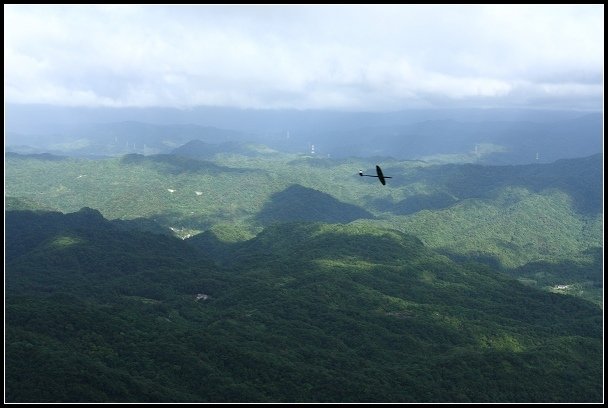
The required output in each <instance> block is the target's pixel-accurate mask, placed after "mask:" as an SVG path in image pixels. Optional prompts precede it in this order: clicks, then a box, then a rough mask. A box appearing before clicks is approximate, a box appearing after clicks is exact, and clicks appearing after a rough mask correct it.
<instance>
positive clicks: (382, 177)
mask: <svg viewBox="0 0 608 408" xmlns="http://www.w3.org/2000/svg"><path fill="white" fill-rule="evenodd" d="M359 175H360V176H361V177H363V176H365V177H378V180H380V182H381V183H382V185H386V180H385V179H387V178H392V177H391V176H385V175H384V174H382V169H381V168H380V166H376V175H375V176H373V175H371V174H363V170H359Z"/></svg>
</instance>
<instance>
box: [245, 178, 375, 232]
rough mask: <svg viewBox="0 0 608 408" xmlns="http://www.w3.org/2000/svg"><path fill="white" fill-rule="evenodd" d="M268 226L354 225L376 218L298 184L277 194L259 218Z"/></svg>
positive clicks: (353, 206) (259, 220)
mask: <svg viewBox="0 0 608 408" xmlns="http://www.w3.org/2000/svg"><path fill="white" fill-rule="evenodd" d="M256 218H257V221H258V222H260V223H262V224H264V225H268V224H272V223H277V222H293V221H321V222H330V223H338V222H342V223H344V222H350V221H353V220H356V219H359V218H373V215H372V214H371V213H369V212H367V211H365V210H364V209H362V208H360V207H357V206H355V205H352V204H347V203H342V202H340V201H338V200H336V199H335V198H333V197H332V196H331V195H329V194H326V193H322V192H320V191H317V190H314V189H311V188H306V187H303V186H300V185H297V184H294V185H291V186H289V187H287V188H286V189H285V190H283V191H280V192H278V193H275V194H273V195H272V196H271V197H270V201H269V202H268V203H266V205H265V206H264V207H263V208H262V210H261V211H260V212H259V213H258V215H257V217H256Z"/></svg>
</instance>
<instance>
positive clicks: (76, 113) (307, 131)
mask: <svg viewBox="0 0 608 408" xmlns="http://www.w3.org/2000/svg"><path fill="white" fill-rule="evenodd" d="M6 112H7V117H8V118H9V120H8V121H7V124H6V133H7V148H8V149H9V150H10V151H17V152H24V153H25V152H29V153H36V152H42V151H43V150H44V151H46V152H49V151H50V152H54V153H58V154H59V153H63V154H70V155H118V154H127V153H139V154H157V153H169V152H171V151H173V149H175V148H177V147H179V146H181V145H184V144H185V143H187V142H189V141H192V140H201V141H203V142H206V143H213V144H219V143H226V142H232V143H235V142H239V143H254V144H262V145H266V146H268V147H270V148H272V149H277V150H280V151H285V152H297V153H310V152H313V151H314V154H315V155H317V156H320V157H335V158H344V157H350V156H356V157H372V156H384V157H393V158H396V159H406V160H414V159H416V160H432V161H433V160H434V161H457V162H462V161H466V162H478V163H487V164H525V163H534V162H541V163H548V162H552V161H555V160H557V159H560V158H574V157H584V156H589V155H592V154H595V153H599V152H601V151H602V146H603V144H602V143H603V141H602V134H603V130H602V129H603V128H602V114H601V113H598V112H581V111H548V110H523V109H521V110H515V109H487V110H484V109H434V110H433V109H428V110H411V111H400V112H388V113H380V112H339V111H313V110H309V111H296V110H244V109H229V108H193V109H188V110H186V109H184V110H180V109H170V108H139V109H138V108H125V109H111V108H83V107H81V108H70V107H55V106H46V105H8V106H7V108H6Z"/></svg>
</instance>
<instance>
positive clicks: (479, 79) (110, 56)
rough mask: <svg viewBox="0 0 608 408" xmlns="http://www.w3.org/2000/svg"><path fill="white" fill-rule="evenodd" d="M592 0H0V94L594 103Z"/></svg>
mask: <svg viewBox="0 0 608 408" xmlns="http://www.w3.org/2000/svg"><path fill="white" fill-rule="evenodd" d="M603 61H604V6H603V5H582V6H580V5H440V6H439V5H430V6H427V5H331V6H329V5H296V6H293V5H282V6H281V5H215V6H214V5H198V6H197V5H175V6H170V5H165V6H158V5H143V6H140V5H64V6H57V5H4V98H5V103H14V104H24V103H43V104H51V105H63V106H109V107H178V108H188V107H195V106H223V107H238V108H255V109H279V108H280V109H331V110H345V111H389V110H390V111H394V110H401V109H409V108H434V107H437V108H445V107H481V108H488V107H497V108H544V109H547V108H549V109H551V108H555V109H578V110H602V109H603V90H604V85H603V83H604V82H603V81H604V62H603Z"/></svg>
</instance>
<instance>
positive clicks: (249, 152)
mask: <svg viewBox="0 0 608 408" xmlns="http://www.w3.org/2000/svg"><path fill="white" fill-rule="evenodd" d="M262 152H265V153H269V152H272V150H270V149H268V148H266V147H264V146H261V145H259V146H254V145H252V144H250V143H244V142H224V143H206V142H203V141H202V140H191V141H189V142H188V143H186V144H184V145H182V146H180V147H178V148H176V149H174V150H172V151H171V154H173V155H176V156H183V157H189V158H192V159H197V160H209V159H213V158H214V156H215V155H216V154H219V153H225V154H239V155H244V156H255V155H258V154H260V153H262Z"/></svg>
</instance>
